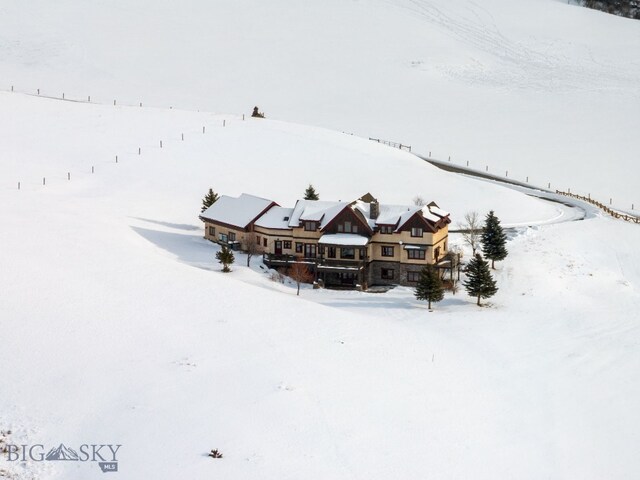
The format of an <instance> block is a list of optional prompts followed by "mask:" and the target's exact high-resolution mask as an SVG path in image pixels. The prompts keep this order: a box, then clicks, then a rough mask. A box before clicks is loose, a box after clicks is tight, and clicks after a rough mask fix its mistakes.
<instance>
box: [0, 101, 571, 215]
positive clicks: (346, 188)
mask: <svg viewBox="0 0 640 480" xmlns="http://www.w3.org/2000/svg"><path fill="white" fill-rule="evenodd" d="M0 107H1V108H2V111H3V112H5V113H4V114H3V116H2V118H0V155H1V156H2V157H3V158H4V159H5V160H4V161H3V162H2V163H0V186H2V188H4V189H7V190H15V191H14V192H12V195H9V197H10V198H13V199H14V201H18V202H19V198H20V197H18V196H16V194H17V193H18V192H17V184H18V182H20V188H21V192H20V193H27V192H40V191H41V190H42V189H43V188H54V189H56V191H61V192H64V191H65V189H69V188H74V185H75V183H74V182H75V181H76V180H86V179H88V180H90V179H89V178H88V177H89V176H90V175H91V173H90V172H91V168H92V167H94V172H95V173H94V176H95V177H99V178H103V177H105V176H106V177H107V178H108V179H109V180H108V181H107V180H106V179H105V181H106V183H105V187H104V188H106V189H107V194H111V192H112V189H114V188H121V183H122V181H123V180H121V179H120V177H121V175H125V176H127V177H126V178H129V177H131V178H133V179H138V180H137V181H144V180H145V179H144V177H145V176H149V175H151V176H152V177H153V178H156V181H157V182H158V184H157V187H156V189H155V191H154V192H150V193H149V194H148V198H147V199H146V200H145V201H144V202H145V204H146V203H148V204H156V202H158V201H159V199H161V198H163V197H164V196H166V188H173V187H172V186H171V185H168V184H169V183H177V184H178V186H177V188H179V189H180V196H181V197H182V198H184V199H189V201H190V203H189V202H184V203H180V202H176V203H177V205H180V207H181V208H182V210H181V211H180V215H181V220H182V219H184V217H186V218H190V219H191V221H194V219H195V218H196V216H197V214H198V213H199V210H198V208H197V206H198V205H199V204H200V199H201V198H202V196H203V195H204V193H206V191H207V190H208V188H210V187H211V188H213V189H214V190H215V191H216V192H218V193H220V194H227V195H238V194H240V193H242V192H246V193H250V194H254V195H258V196H261V197H265V198H270V199H273V200H275V201H276V202H278V203H279V204H280V205H283V206H290V207H293V205H294V203H295V201H296V200H297V199H299V198H300V197H301V196H302V194H303V192H304V189H305V188H306V186H307V185H308V184H309V183H313V184H314V185H315V187H316V188H317V189H318V191H319V192H320V195H321V198H323V199H325V200H344V201H347V200H349V201H350V200H355V199H357V198H359V197H360V196H362V195H363V194H365V193H366V192H368V191H370V192H372V193H373V194H374V195H376V196H377V197H378V198H380V200H381V201H384V202H387V203H391V204H400V205H404V204H406V205H411V204H412V203H413V198H414V197H415V196H416V195H420V196H422V197H423V198H424V199H426V200H427V201H432V200H433V201H436V202H437V203H438V204H439V205H441V206H442V207H443V208H445V209H447V210H448V211H450V212H452V213H453V214H454V215H455V216H456V217H457V218H462V216H463V215H464V213H465V212H467V211H469V210H472V209H475V210H477V211H479V212H481V213H484V212H487V211H489V210H490V209H491V208H494V209H496V211H497V212H498V213H499V215H500V217H501V218H502V219H503V221H505V222H506V223H518V224H521V223H525V224H526V223H529V224H532V223H538V222H547V221H557V220H560V219H561V218H562V215H563V214H564V209H562V207H561V206H559V205H554V204H550V203H546V202H541V201H540V200H537V199H535V198H533V197H528V196H525V195H522V194H520V193H518V192H514V191H511V190H508V189H505V188H502V187H499V186H495V185H492V184H489V183H482V182H477V181H475V180H472V179H467V178H462V177H458V176H456V175H451V174H448V173H445V172H443V171H442V170H440V169H438V168H436V167H433V166H432V165H430V164H428V163H426V162H424V161H422V160H420V159H418V158H417V157H415V156H414V155H411V154H409V153H407V152H403V151H399V150H397V149H393V148H390V147H387V146H384V145H380V144H378V143H375V142H370V141H369V140H364V139H361V138H358V137H354V136H351V135H344V134H342V133H339V132H333V131H329V130H325V129H321V128H313V127H305V126H300V125H293V124H287V123H283V122H278V121H273V120H256V119H250V118H247V119H246V121H242V117H237V116H233V115H213V114H210V113H198V112H190V111H181V110H177V109H158V108H146V107H143V108H140V107H118V106H116V107H114V106H113V105H107V106H104V105H93V104H92V105H89V104H81V103H73V102H63V101H57V100H51V99H43V98H37V97H29V96H24V95H21V94H15V93H14V94H8V93H4V94H2V93H0ZM51 118H56V119H57V122H56V123H55V124H53V125H52V124H51V120H50V119H51ZM223 124H224V125H225V126H224V127H223ZM203 126H204V127H205V133H204V134H203V133H202V127H203ZM183 134H184V140H182V138H183V137H182V135H183ZM161 140H162V142H163V144H162V148H160V141H161ZM138 148H140V149H141V150H140V152H141V154H140V155H139V154H138ZM116 155H117V156H118V164H116V161H115V157H116ZM67 173H70V174H71V176H72V180H71V181H68V180H67V178H68V176H67ZM43 177H44V178H45V179H46V180H45V183H46V185H45V186H44V187H43V185H42V183H43ZM94 180H95V179H94ZM123 188H124V187H123ZM127 188H131V187H129V186H127ZM469 198H473V199H474V200H473V202H472V203H470V202H469ZM177 205H176V206H174V207H171V210H170V211H167V210H163V211H158V214H157V215H156V216H158V215H161V216H163V217H168V218H170V217H171V215H173V214H174V213H173V210H174V209H177V208H178V207H177ZM132 208H140V209H142V208H143V206H142V204H140V202H136V205H135V206H132Z"/></svg>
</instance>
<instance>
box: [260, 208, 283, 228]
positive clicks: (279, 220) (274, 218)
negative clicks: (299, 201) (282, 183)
mask: <svg viewBox="0 0 640 480" xmlns="http://www.w3.org/2000/svg"><path fill="white" fill-rule="evenodd" d="M292 214H293V208H285V207H271V208H270V209H269V210H267V213H265V214H264V215H262V216H261V217H260V218H259V219H258V220H256V222H255V224H254V225H255V226H256V227H263V228H276V229H284V230H286V229H288V228H289V220H290V219H291V215H292Z"/></svg>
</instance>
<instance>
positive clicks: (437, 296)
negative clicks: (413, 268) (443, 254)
mask: <svg viewBox="0 0 640 480" xmlns="http://www.w3.org/2000/svg"><path fill="white" fill-rule="evenodd" d="M414 295H415V296H416V298H417V299H418V300H426V301H427V302H429V310H431V302H439V301H440V300H442V299H443V298H444V288H443V286H442V280H440V275H438V271H437V270H436V268H435V267H434V266H433V265H426V266H425V267H424V268H423V269H422V272H421V276H420V280H418V285H416V291H415V293H414Z"/></svg>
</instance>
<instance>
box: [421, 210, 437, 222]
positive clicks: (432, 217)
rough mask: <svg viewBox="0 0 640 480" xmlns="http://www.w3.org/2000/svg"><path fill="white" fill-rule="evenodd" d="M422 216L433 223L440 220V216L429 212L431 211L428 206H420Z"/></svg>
mask: <svg viewBox="0 0 640 480" xmlns="http://www.w3.org/2000/svg"><path fill="white" fill-rule="evenodd" d="M422 216H423V217H424V218H426V219H427V220H430V221H432V222H434V223H436V222H439V221H440V217H439V216H437V215H434V214H433V213H431V211H430V210H429V207H422Z"/></svg>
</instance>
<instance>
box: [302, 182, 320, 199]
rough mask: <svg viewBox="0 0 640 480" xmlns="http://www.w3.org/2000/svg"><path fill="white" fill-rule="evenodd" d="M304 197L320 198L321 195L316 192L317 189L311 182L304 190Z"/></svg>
mask: <svg viewBox="0 0 640 480" xmlns="http://www.w3.org/2000/svg"><path fill="white" fill-rule="evenodd" d="M304 199H305V200H320V195H318V192H316V189H315V188H313V185H311V184H309V186H308V187H307V189H306V190H305V191H304Z"/></svg>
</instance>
